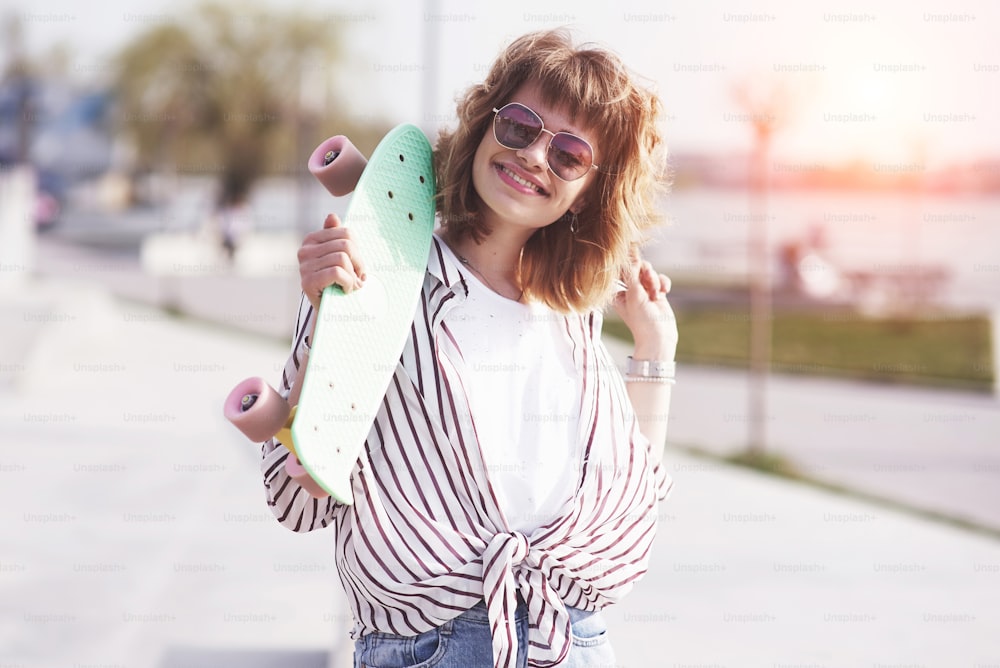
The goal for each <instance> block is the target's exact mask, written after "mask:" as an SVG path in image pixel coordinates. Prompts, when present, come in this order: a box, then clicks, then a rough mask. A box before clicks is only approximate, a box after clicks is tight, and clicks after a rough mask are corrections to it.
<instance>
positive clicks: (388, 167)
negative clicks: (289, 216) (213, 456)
mask: <svg viewBox="0 0 1000 668" xmlns="http://www.w3.org/2000/svg"><path fill="white" fill-rule="evenodd" d="M434 195H435V184H434V169H433V163H432V160H431V146H430V143H428V141H427V138H426V137H425V136H424V134H423V132H421V131H420V130H419V129H418V128H417V127H415V126H413V125H401V126H399V127H397V128H395V129H394V130H392V131H391V132H390V133H389V134H388V135H386V137H385V138H384V139H383V140H382V142H381V143H380V144H379V145H378V147H377V148H376V149H375V152H374V153H373V154H372V156H371V159H370V160H369V161H368V165H367V166H366V167H365V169H364V172H363V173H362V174H361V178H360V180H359V181H358V184H357V187H356V188H355V190H354V196H353V198H352V199H351V203H350V205H349V206H348V209H347V214H346V215H345V217H344V225H345V226H346V227H348V228H350V230H351V233H352V235H353V236H354V238H355V240H356V242H357V246H358V249H359V252H360V253H361V256H362V258H363V259H364V262H365V273H366V280H365V284H364V287H362V288H361V289H359V290H355V291H353V292H351V293H349V294H344V292H343V291H342V290H341V289H340V287H339V286H336V285H332V286H330V287H328V288H327V289H326V290H325V291H324V292H323V296H322V298H321V301H320V307H319V314H318V319H317V321H316V328H315V331H314V332H313V339H312V352H311V353H310V355H309V361H308V365H307V367H306V372H305V378H304V380H303V384H302V390H301V393H300V395H299V403H298V408H297V411H296V413H295V418H294V420H293V422H292V427H291V434H292V440H293V441H294V445H295V452H296V454H297V456H298V458H299V460H300V461H301V462H302V465H303V467H304V468H305V470H306V471H307V472H308V473H309V475H310V476H312V478H313V479H314V480H315V481H316V482H318V483H319V485H320V486H321V487H323V489H325V490H326V491H327V492H329V493H330V495H331V496H333V497H334V498H335V499H337V500H338V501H340V502H342V503H345V504H351V503H353V502H354V496H353V494H352V492H351V473H352V471H353V470H354V467H355V464H356V463H357V460H358V456H359V454H360V453H361V448H362V447H363V446H364V443H365V439H366V438H367V437H368V433H369V432H370V430H371V427H372V424H373V423H374V421H375V417H376V415H377V414H378V411H379V408H380V406H381V404H382V398H383V397H384V396H385V392H386V389H387V388H388V386H389V382H390V381H391V380H392V377H393V375H394V374H395V370H396V365H397V363H398V361H399V357H400V355H401V354H402V352H403V346H404V345H405V344H406V341H407V338H408V337H409V333H410V325H411V324H412V322H413V315H414V312H415V311H416V308H417V303H418V300H419V297H420V290H421V288H422V286H423V282H424V273H425V270H426V267H427V258H428V255H429V253H430V246H431V233H432V232H433V230H434V212H435V206H434Z"/></svg>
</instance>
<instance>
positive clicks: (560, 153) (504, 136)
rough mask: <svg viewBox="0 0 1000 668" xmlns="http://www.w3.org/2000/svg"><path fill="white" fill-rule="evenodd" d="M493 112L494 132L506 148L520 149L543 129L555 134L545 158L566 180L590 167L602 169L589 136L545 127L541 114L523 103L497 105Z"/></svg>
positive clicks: (576, 177) (556, 172)
mask: <svg viewBox="0 0 1000 668" xmlns="http://www.w3.org/2000/svg"><path fill="white" fill-rule="evenodd" d="M493 112H494V113H495V114H496V115H495V116H494V117H493V136H494V137H495V138H496V140H497V143H498V144H500V145H501V146H503V147H504V148H509V149H511V150H514V151H518V150H520V149H522V148H527V147H529V146H531V145H532V144H534V143H535V141H537V140H538V137H539V136H541V134H542V133H543V132H547V133H548V134H550V135H552V139H550V140H549V146H548V148H547V149H546V152H545V159H546V162H547V163H548V165H549V169H551V170H552V173H553V174H555V175H556V176H558V177H559V178H560V179H562V180H563V181H576V180H577V179H579V178H582V177H584V176H586V175H587V173H588V172H589V171H590V170H591V169H598V170H599V169H600V168H599V167H598V166H597V165H595V164H594V149H593V147H591V145H590V144H589V143H588V142H587V140H586V139H582V138H580V137H577V136H576V135H571V134H570V133H568V132H552V131H551V130H546V129H545V125H544V124H543V123H542V117H541V116H539V115H538V114H536V113H535V112H534V111H532V110H531V109H529V108H528V107H526V106H524V105H523V104H520V103H518V102H511V103H510V104H505V105H504V106H502V107H500V108H499V109H497V108H495V107H494V108H493Z"/></svg>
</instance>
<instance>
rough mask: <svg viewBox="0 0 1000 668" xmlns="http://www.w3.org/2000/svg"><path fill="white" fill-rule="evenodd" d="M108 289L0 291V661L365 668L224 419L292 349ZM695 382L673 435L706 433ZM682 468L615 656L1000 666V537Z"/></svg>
mask: <svg viewBox="0 0 1000 668" xmlns="http://www.w3.org/2000/svg"><path fill="white" fill-rule="evenodd" d="M92 285H93V284H91V283H89V281H88V280H84V275H83V273H82V272H81V274H80V275H79V276H78V277H77V280H73V281H67V280H66V279H65V277H64V278H62V279H58V280H54V281H52V282H40V283H37V284H34V285H32V286H31V287H30V288H29V289H27V290H24V291H20V292H18V293H16V294H6V295H0V312H2V313H0V315H2V318H0V342H2V344H0V371H2V374H0V378H2V381H0V424H2V425H3V428H4V434H5V439H4V445H3V446H2V447H3V448H4V452H3V456H2V457H0V490H2V491H0V494H2V505H0V665H2V666H18V667H19V668H20V667H29V666H30V667H31V668H34V667H36V666H54V667H55V666H58V667H60V668H65V667H66V666H92V665H103V666H127V667H129V668H132V667H147V666H148V667H157V668H179V667H181V666H185V667H188V668H190V667H197V666H209V665H211V666H222V667H226V668H229V667H231V668H236V667H237V666H239V667H240V668H245V667H247V666H250V667H255V668H261V667H263V666H278V665H282V666H290V665H295V666H324V665H331V666H338V667H339V666H346V664H345V663H343V662H339V661H338V659H337V657H336V655H335V654H334V653H331V652H330V649H331V647H335V645H336V643H337V642H338V641H340V642H341V646H343V642H342V641H343V640H344V638H345V631H344V630H345V629H346V627H347V626H348V621H347V615H345V614H344V610H343V607H342V604H341V599H340V596H339V594H338V587H339V585H338V583H337V577H336V573H335V570H334V566H333V561H332V555H331V553H330V549H331V540H332V537H331V536H330V535H325V534H324V533H323V532H318V533H316V534H314V535H295V534H292V533H290V532H288V531H286V530H285V529H283V528H281V527H279V526H278V525H277V523H276V522H274V520H273V519H272V518H271V515H270V513H269V512H268V510H267V508H266V506H265V504H264V498H263V493H262V490H261V487H260V479H259V471H258V467H257V453H256V448H255V447H254V446H253V445H251V444H248V443H246V442H245V441H244V440H243V439H242V438H241V437H240V436H239V434H238V433H237V432H236V431H235V429H233V428H232V427H231V426H230V425H228V424H227V423H225V421H224V420H223V419H222V417H221V410H220V404H221V400H222V398H223V397H224V396H225V394H226V393H227V391H228V389H229V388H230V387H231V386H232V384H233V383H234V382H235V381H237V380H239V379H241V378H243V377H245V376H247V375H253V374H261V375H265V376H269V377H272V378H276V377H277V376H278V374H279V373H280V367H281V365H282V364H283V362H284V358H285V354H286V350H285V346H284V345H281V344H279V343H276V342H275V341H273V340H272V339H268V338H263V337H260V336H255V335H248V334H243V333H240V332H238V331H236V330H235V329H233V328H231V327H226V328H220V327H217V326H212V325H206V324H204V323H201V322H197V321H192V320H178V319H175V318H172V317H169V316H167V315H165V314H164V313H163V312H162V311H160V310H158V309H155V308H151V307H149V306H146V305H142V304H138V303H135V302H123V301H120V300H117V299H115V298H112V297H111V296H109V294H108V292H107V291H106V289H104V288H98V287H92ZM259 306H260V305H259V304H258V306H257V307H255V308H258V307H259ZM230 307H231V308H233V309H234V310H233V312H234V313H235V312H237V311H236V310H235V309H236V307H235V306H232V305H230ZM246 312H247V313H254V312H256V311H255V310H254V309H250V310H248V311H246ZM224 324H227V325H231V324H233V323H224ZM681 380H682V382H681V383H680V384H678V386H677V388H678V391H677V396H676V398H675V404H674V410H673V411H672V413H673V414H674V417H673V425H672V429H675V432H674V438H677V435H676V434H677V432H681V433H683V430H685V429H686V430H688V431H694V426H693V425H694V424H695V423H696V422H697V419H696V417H695V416H694V415H693V414H691V415H688V413H690V412H693V411H695V410H697V404H698V402H697V400H692V399H689V396H688V394H687V393H693V392H696V391H697V390H696V389H695V388H696V386H697V385H698V383H697V382H696V380H695V377H694V376H693V375H692V373H691V371H690V370H683V371H682V373H681ZM718 400H719V398H718V397H714V396H708V397H706V398H703V399H702V401H704V402H705V403H708V404H718ZM689 401H694V403H695V406H694V407H689V405H688V403H687V402H689ZM715 410H728V409H715ZM831 410H833V409H831ZM682 414H684V417H681V415H682ZM724 415H725V413H717V414H716V417H715V418H714V420H712V421H713V422H721V423H722V424H723V425H725V424H727V422H726V420H725V417H724ZM709 417H711V416H709ZM707 419H708V418H706V420H707ZM782 419H783V418H782ZM780 421H781V420H776V422H780ZM834 426H836V425H834ZM702 427H704V429H705V432H704V433H707V434H710V435H712V436H713V437H714V436H715V435H716V434H717V432H715V431H714V430H711V425H707V424H703V425H702ZM804 428H805V429H807V430H810V431H809V432H808V433H813V432H814V431H815V429H816V426H815V425H813V426H812V427H810V426H809V425H805V426H804ZM776 429H777V428H776ZM734 433H735V431H734ZM776 433H778V432H777V431H776ZM788 433H789V434H790V435H794V432H792V431H789V432H788ZM718 435H719V436H725V435H726V434H725V432H722V431H720V432H718ZM667 461H668V463H669V466H670V468H671V470H672V471H673V473H674V476H675V479H676V483H677V485H676V491H675V494H674V495H673V497H672V498H671V500H670V501H669V502H668V503H667V504H665V505H664V506H663V515H662V518H661V526H660V531H659V534H658V538H657V544H656V546H655V548H654V554H653V563H652V566H651V570H650V573H649V575H648V576H647V578H646V580H645V581H644V582H643V583H641V585H640V586H639V587H638V588H637V589H636V591H635V592H634V593H633V594H632V595H631V596H630V597H629V598H628V599H627V601H626V602H625V603H623V604H622V605H621V606H619V607H617V608H616V609H613V610H612V611H610V613H609V621H610V624H611V633H612V634H613V637H614V639H615V643H616V647H617V649H618V662H617V665H619V666H626V667H629V668H633V667H634V668H639V667H645V666H664V667H675V668H680V667H681V666H694V665H698V666H733V667H737V666H738V667H746V666H751V667H752V666H761V667H767V668H775V667H776V666H814V667H815V666H820V667H824V668H825V667H830V668H833V667H837V668H839V667H841V666H889V665H893V666H904V665H905V666H947V667H949V668H951V667H968V668H972V667H974V666H978V667H980V668H981V667H982V666H987V665H997V664H998V663H1000V646H998V644H997V643H996V636H995V630H996V628H1000V608H998V606H997V605H996V596H995V592H996V591H998V589H1000V542H998V541H996V540H993V539H990V538H988V537H983V536H981V535H977V534H974V533H970V532H967V531H963V530H958V529H954V528H951V527H948V526H944V525H941V524H939V523H934V522H929V521H926V520H922V519H919V518H915V517H912V516H909V515H905V514H899V513H895V512H892V511H887V510H885V509H883V508H879V507H875V506H871V505H868V504H865V503H863V502H859V501H853V500H850V499H848V498H845V497H842V496H837V495H831V494H828V493H825V492H822V491H818V490H816V489H814V488H811V487H807V486H803V485H798V484H794V483H789V482H784V481H781V480H777V479H774V478H771V477H766V476H761V475H758V474H755V473H752V472H748V471H745V470H741V469H734V468H730V467H727V466H723V465H720V464H717V463H713V462H711V461H708V460H701V459H695V458H691V457H689V456H686V455H684V454H682V453H680V452H677V451H674V450H668V453H667Z"/></svg>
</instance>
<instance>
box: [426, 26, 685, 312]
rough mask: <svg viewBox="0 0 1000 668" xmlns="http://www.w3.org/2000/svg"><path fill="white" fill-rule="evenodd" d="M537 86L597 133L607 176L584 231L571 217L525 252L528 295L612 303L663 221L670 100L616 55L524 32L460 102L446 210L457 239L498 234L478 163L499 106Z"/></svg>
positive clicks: (577, 303)
mask: <svg viewBox="0 0 1000 668" xmlns="http://www.w3.org/2000/svg"><path fill="white" fill-rule="evenodd" d="M526 82H536V83H538V84H539V87H540V89H541V93H542V98H543V101H544V102H545V103H546V104H547V105H549V106H552V107H554V108H557V109H560V110H564V111H565V112H566V113H568V115H569V116H570V118H571V120H572V121H573V122H574V123H576V122H577V119H579V120H580V121H581V122H582V124H583V126H584V127H585V128H586V129H587V130H588V131H590V132H592V133H594V135H595V136H596V138H597V143H598V147H599V149H600V155H599V156H598V157H599V160H598V161H597V162H598V164H600V166H601V167H600V169H599V170H598V171H597V175H596V177H595V178H594V179H593V181H592V182H591V183H590V185H589V186H588V187H587V190H586V191H585V192H584V200H583V202H584V206H583V209H582V210H581V211H580V212H579V214H578V216H577V221H576V225H575V227H576V228H577V229H576V232H575V233H573V232H572V231H571V230H570V225H569V222H568V221H569V215H564V216H563V218H561V219H560V220H558V221H553V223H555V224H552V225H548V226H546V227H543V228H541V229H539V230H538V231H536V232H535V233H534V234H533V235H532V236H531V238H530V239H529V240H528V242H527V243H526V244H525V246H524V250H523V252H522V254H521V264H520V268H519V279H520V282H521V287H522V288H523V290H524V294H525V296H526V297H530V298H534V299H537V300H540V301H542V302H544V303H546V304H548V305H549V306H550V307H552V308H554V309H556V310H557V311H561V312H569V311H578V312H583V311H587V310H590V309H593V308H595V307H602V306H604V305H605V304H606V303H607V301H608V300H609V298H610V297H611V296H612V295H613V287H614V283H615V281H616V279H618V278H620V277H621V276H622V275H623V273H624V271H625V270H626V268H627V266H628V264H629V252H630V250H631V248H632V247H633V245H635V244H637V243H640V242H641V241H642V240H643V239H642V233H643V230H645V229H648V228H650V227H652V226H653V225H655V224H656V222H658V220H659V216H658V215H657V213H656V211H655V209H654V200H655V198H656V196H657V194H658V192H659V191H660V190H661V189H662V187H663V186H664V185H665V177H666V173H665V162H664V161H663V159H662V156H661V154H662V149H663V146H662V140H661V138H660V134H659V132H658V130H657V128H656V122H657V119H658V115H659V112H660V102H659V100H658V99H657V97H656V96H655V95H654V94H652V93H651V92H650V91H648V90H646V89H644V88H642V87H640V86H638V85H636V83H635V82H634V81H633V77H632V76H631V75H630V74H629V72H628V71H627V70H626V69H625V67H624V65H623V64H622V62H621V60H620V59H619V58H618V56H616V55H615V54H613V53H611V52H609V51H607V50H605V49H602V48H599V47H595V46H592V45H581V46H580V47H576V46H574V44H573V42H572V39H571V37H570V35H569V33H568V32H567V31H565V30H551V31H544V32H535V33H529V34H527V35H524V36H523V37H520V38H518V39H517V40H515V41H514V42H513V43H511V44H510V46H508V47H507V48H506V49H505V50H504V51H503V52H502V53H501V54H500V56H499V57H498V58H497V59H496V61H495V62H494V63H493V66H492V68H491V69H490V71H489V74H488V75H487V76H486V79H485V81H483V82H482V83H481V84H478V85H475V86H473V87H471V88H470V89H469V90H468V91H466V93H465V95H464V96H463V97H462V98H460V99H459V102H458V110H457V111H458V127H457V128H456V129H455V130H453V131H450V130H445V131H442V132H441V134H440V136H439V138H438V143H437V147H436V151H435V163H436V170H437V179H438V184H439V193H438V210H439V211H440V213H441V219H442V224H443V227H444V229H445V231H446V233H447V235H448V236H449V238H453V239H456V240H457V239H461V238H463V237H465V236H467V235H468V236H471V237H472V238H473V239H474V240H475V241H476V242H477V243H478V242H481V241H482V240H483V238H484V237H485V236H487V235H488V234H489V233H490V230H489V229H488V227H487V226H486V224H485V222H484V221H483V220H482V217H481V216H480V215H479V209H480V206H482V204H481V201H480V199H479V196H478V195H477V194H476V191H475V188H474V187H473V183H472V162H473V158H474V157H475V154H476V149H477V148H478V146H479V143H480V142H481V141H482V139H483V137H484V136H485V133H487V132H489V131H490V124H491V123H492V121H493V108H494V107H501V106H503V105H504V104H506V103H507V102H509V101H510V99H509V98H510V97H511V96H512V95H513V94H514V92H515V91H516V90H517V89H518V88H519V87H521V86H522V85H523V84H525V83H526Z"/></svg>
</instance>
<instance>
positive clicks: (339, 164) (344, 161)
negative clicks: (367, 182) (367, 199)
mask: <svg viewBox="0 0 1000 668" xmlns="http://www.w3.org/2000/svg"><path fill="white" fill-rule="evenodd" d="M331 152H333V153H335V154H336V157H335V158H334V159H333V161H332V162H329V164H327V157H326V156H327V154H329V153H331ZM367 164H368V160H367V159H365V156H363V155H361V152H360V151H359V150H358V149H357V148H355V147H354V144H352V143H351V140H350V139H348V138H347V137H345V136H343V135H337V136H336V137H330V138H329V139H327V140H326V141H324V142H323V143H322V144H320V145H319V146H317V147H316V150H315V151H313V152H312V155H311V156H309V171H310V172H312V175H313V176H315V177H316V178H317V179H319V182H320V183H322V184H323V187H324V188H326V189H327V190H329V191H330V194H332V195H334V196H335V197H341V196H343V195H346V194H348V193H350V192H351V191H353V190H354V187H355V186H356V185H358V179H360V178H361V172H363V171H364V170H365V165H367Z"/></svg>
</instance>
